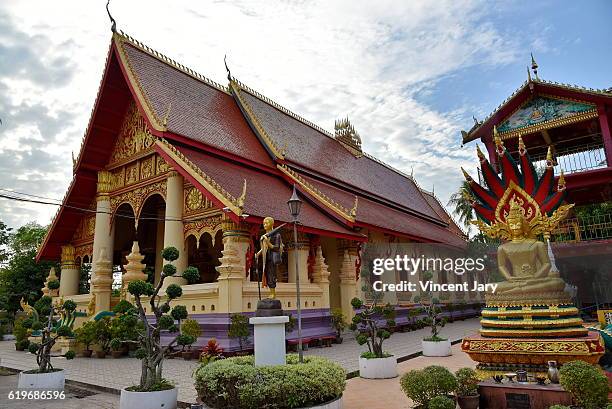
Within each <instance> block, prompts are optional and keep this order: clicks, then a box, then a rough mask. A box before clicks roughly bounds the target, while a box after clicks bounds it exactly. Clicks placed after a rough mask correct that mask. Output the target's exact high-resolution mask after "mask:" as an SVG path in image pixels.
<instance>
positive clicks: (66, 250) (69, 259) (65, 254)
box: [59, 245, 80, 296]
mask: <svg viewBox="0 0 612 409" xmlns="http://www.w3.org/2000/svg"><path fill="white" fill-rule="evenodd" d="M79 276H80V270H79V266H77V265H76V263H75V261H74V246H70V245H68V246H62V262H61V273H60V277H61V278H60V288H59V295H60V296H65V295H77V294H78V293H79Z"/></svg>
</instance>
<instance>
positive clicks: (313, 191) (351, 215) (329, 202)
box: [277, 164, 358, 223]
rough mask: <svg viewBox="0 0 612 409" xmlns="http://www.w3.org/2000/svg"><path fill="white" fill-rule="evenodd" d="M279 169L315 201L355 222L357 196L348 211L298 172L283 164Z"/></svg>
mask: <svg viewBox="0 0 612 409" xmlns="http://www.w3.org/2000/svg"><path fill="white" fill-rule="evenodd" d="M277 167H278V169H279V170H280V171H281V172H283V173H284V174H285V175H287V176H288V177H289V178H291V179H292V180H293V181H294V182H295V183H297V184H298V185H300V187H301V188H302V189H304V190H305V191H306V192H307V193H308V194H310V195H311V196H313V197H314V198H315V199H317V200H318V201H319V202H321V203H322V204H323V205H325V206H326V207H327V208H329V209H330V210H331V211H333V212H334V213H335V214H337V215H339V216H340V217H341V218H343V219H345V220H347V221H349V222H351V223H354V222H355V219H356V217H357V205H358V199H357V196H355V203H354V205H353V207H352V208H351V209H348V208H346V207H344V206H342V205H341V204H340V203H338V202H336V201H335V200H333V199H332V198H330V197H329V196H327V195H326V194H325V193H323V192H321V191H320V190H319V189H317V188H316V187H314V186H313V185H312V184H310V183H308V181H306V180H305V179H304V178H302V177H301V176H300V175H299V174H298V173H297V172H295V171H294V170H293V169H291V168H289V167H288V166H287V165H285V164H281V165H277Z"/></svg>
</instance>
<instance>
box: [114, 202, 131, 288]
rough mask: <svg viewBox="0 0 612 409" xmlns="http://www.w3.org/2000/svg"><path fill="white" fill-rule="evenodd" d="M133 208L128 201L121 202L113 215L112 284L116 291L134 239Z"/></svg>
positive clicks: (119, 285)
mask: <svg viewBox="0 0 612 409" xmlns="http://www.w3.org/2000/svg"><path fill="white" fill-rule="evenodd" d="M135 217H136V216H135V214H134V209H133V208H132V206H131V205H130V204H129V203H123V204H121V206H119V207H118V208H117V211H116V212H115V214H114V216H113V234H114V239H113V258H112V260H113V284H112V288H113V290H115V291H118V290H119V289H120V288H121V282H122V280H121V275H122V273H123V265H124V264H126V263H127V260H126V258H125V257H126V256H127V255H128V254H130V250H131V249H132V243H133V242H134V240H136V226H135V223H134V222H135Z"/></svg>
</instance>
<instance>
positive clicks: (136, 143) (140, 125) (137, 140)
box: [110, 101, 155, 164]
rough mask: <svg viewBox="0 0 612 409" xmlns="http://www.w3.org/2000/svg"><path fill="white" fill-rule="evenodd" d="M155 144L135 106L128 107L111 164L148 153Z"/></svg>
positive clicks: (132, 104) (133, 104)
mask: <svg viewBox="0 0 612 409" xmlns="http://www.w3.org/2000/svg"><path fill="white" fill-rule="evenodd" d="M154 143H155V137H154V136H153V135H151V132H149V130H148V129H147V125H146V123H145V120H144V118H143V117H142V116H141V115H140V112H138V108H137V107H136V104H135V103H134V102H133V101H132V103H131V104H130V105H129V107H128V110H127V113H126V116H125V119H124V121H123V125H122V126H121V131H120V132H119V137H118V138H117V142H115V147H114V148H113V152H112V154H111V159H110V162H111V164H113V163H117V162H124V161H126V160H128V159H131V158H132V157H134V156H137V155H138V154H140V153H143V152H148V151H150V150H151V147H152V146H153V144H154Z"/></svg>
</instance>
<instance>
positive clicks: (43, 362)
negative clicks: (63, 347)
mask: <svg viewBox="0 0 612 409" xmlns="http://www.w3.org/2000/svg"><path fill="white" fill-rule="evenodd" d="M41 299H44V300H43V301H42V302H40V303H38V302H37V307H38V308H37V309H34V310H33V311H32V316H31V319H32V329H33V330H35V331H39V332H40V343H39V344H32V345H30V348H31V349H30V352H33V353H35V354H36V363H37V364H38V368H36V369H33V370H29V371H24V372H21V373H20V374H19V382H18V385H17V387H18V388H19V389H39V390H63V389H64V382H65V375H64V370H63V369H59V368H54V367H53V365H52V364H51V358H52V355H51V349H53V346H54V345H55V342H56V341H57V339H58V338H59V337H62V336H71V335H72V331H71V329H70V327H69V326H67V325H58V324H61V323H62V321H59V323H58V321H57V320H56V316H58V315H62V316H65V317H72V316H73V315H74V312H75V310H76V304H75V303H74V301H71V300H68V301H65V302H64V303H63V304H61V305H60V304H59V303H58V304H55V305H53V304H52V299H51V297H48V296H43V297H42V298H41ZM74 355H75V354H74V351H68V352H66V353H65V354H64V355H60V356H63V357H65V358H66V359H73V358H74Z"/></svg>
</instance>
